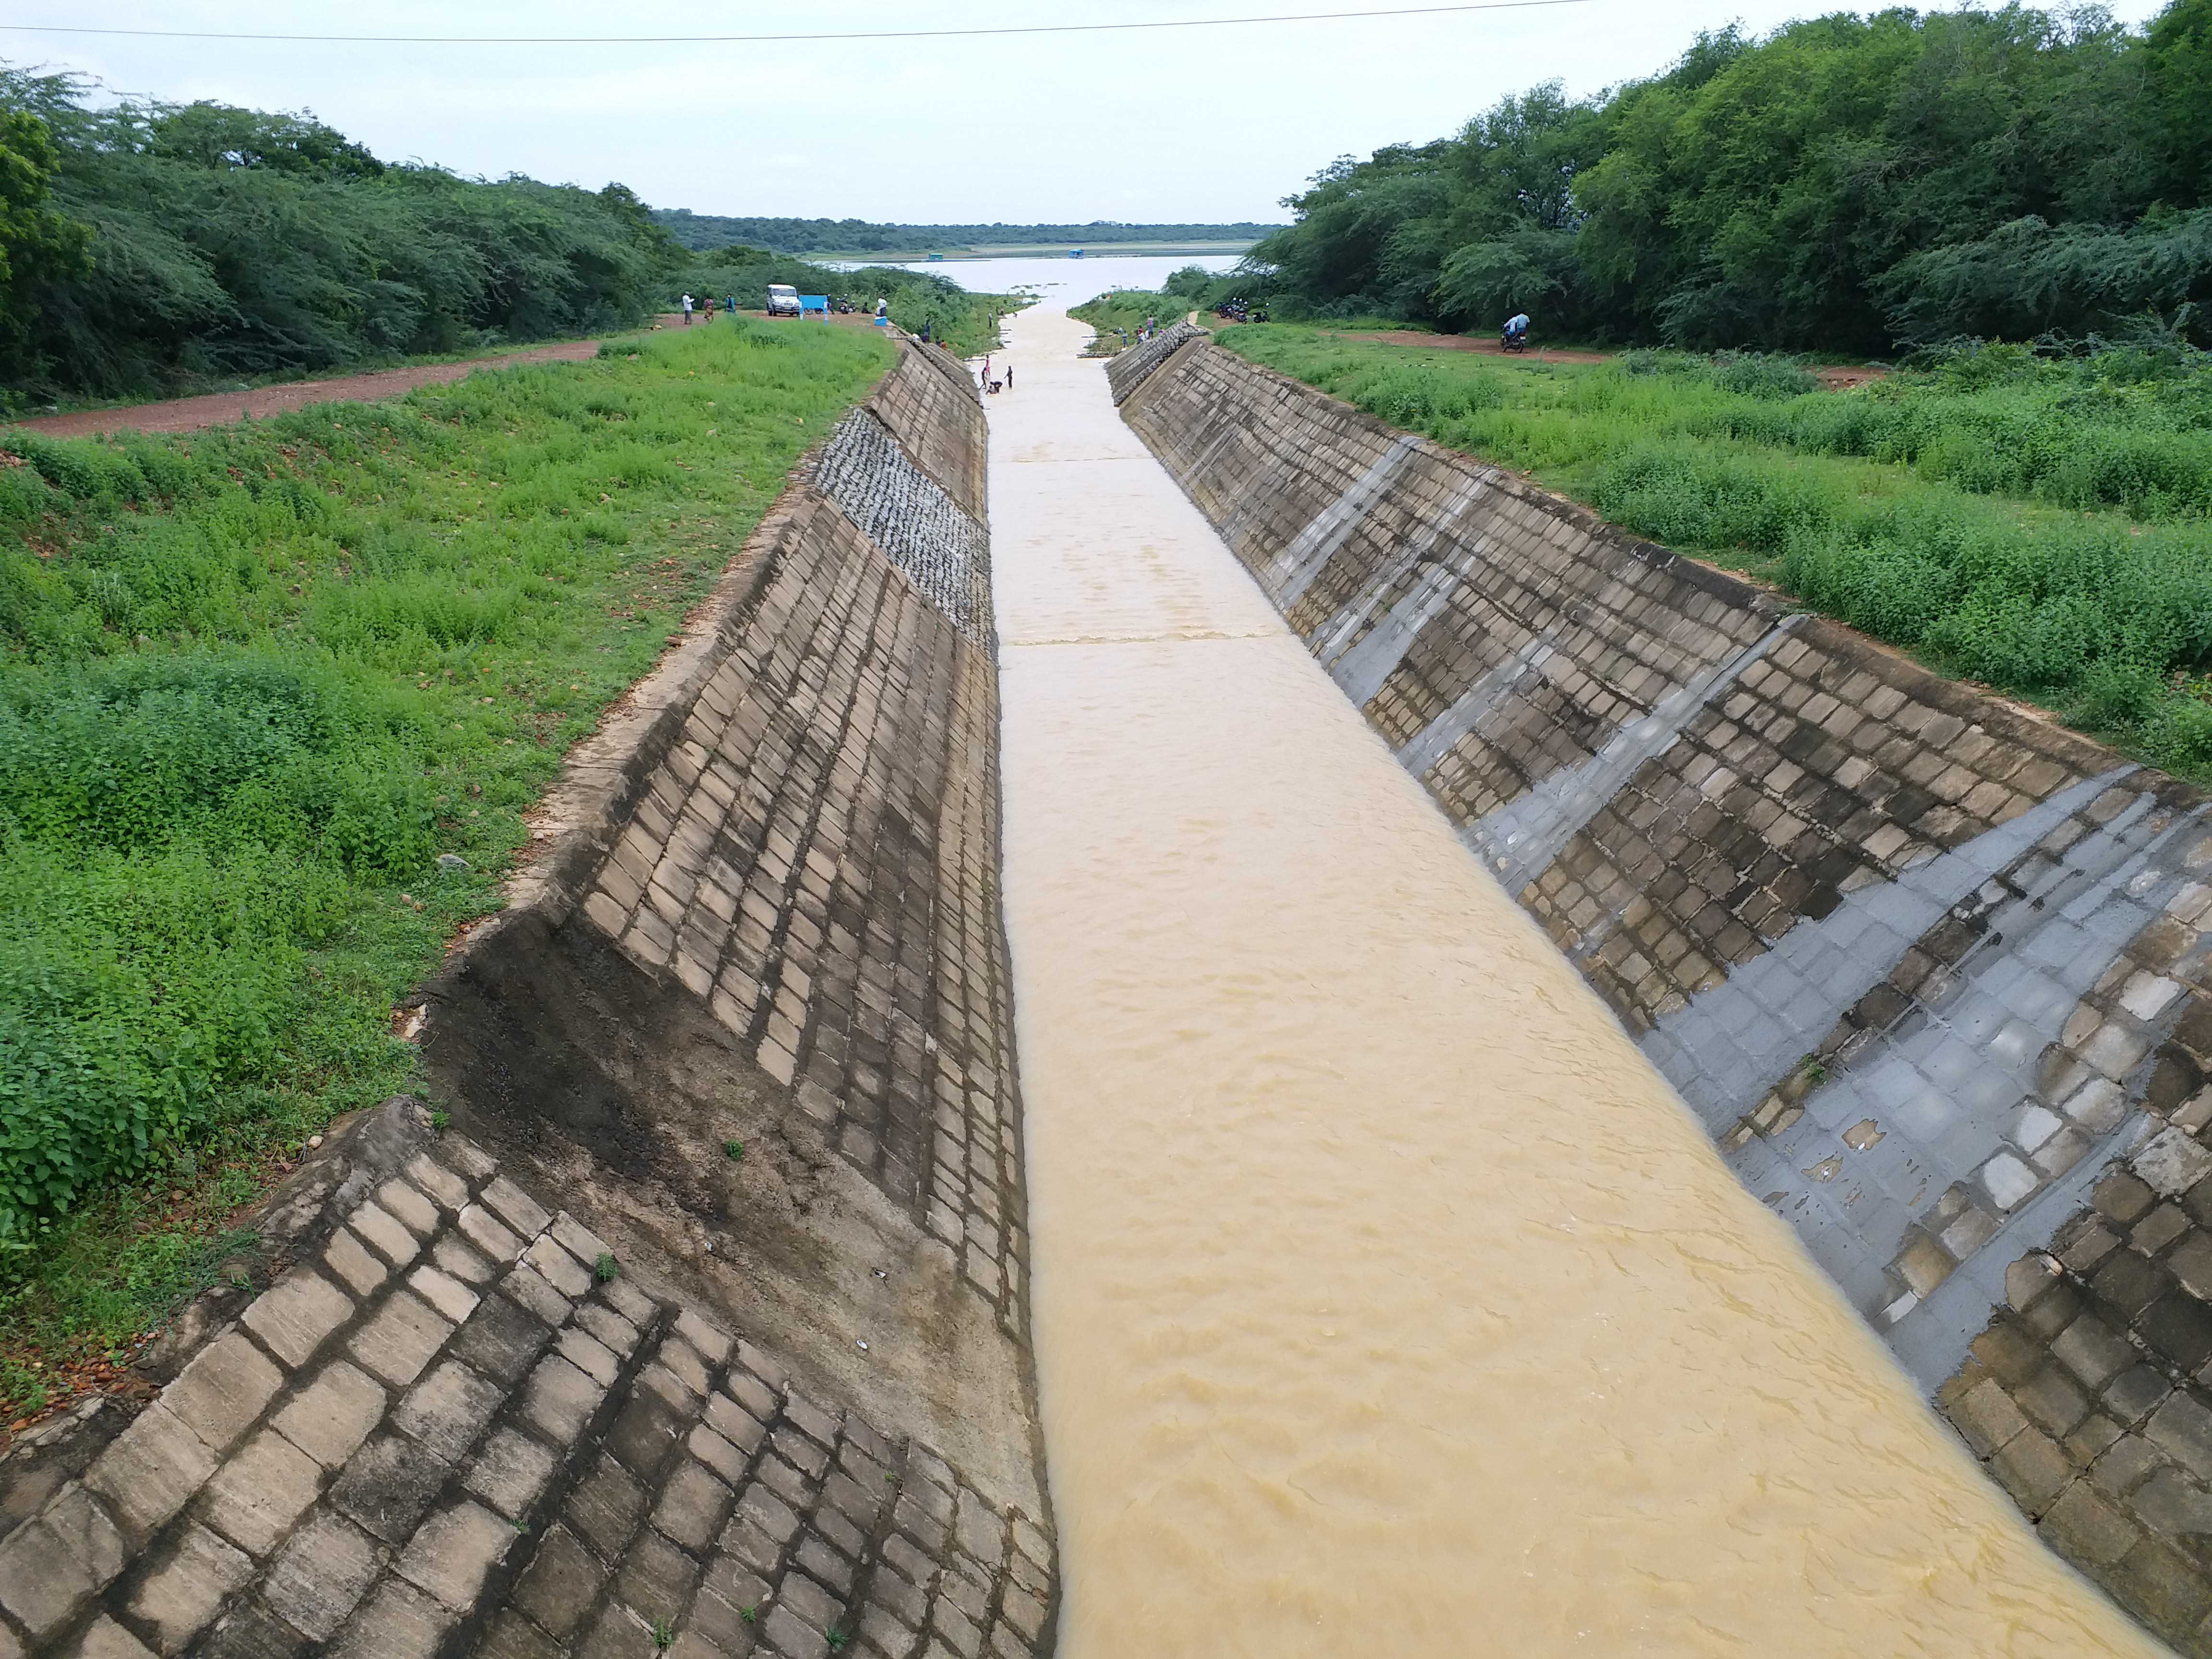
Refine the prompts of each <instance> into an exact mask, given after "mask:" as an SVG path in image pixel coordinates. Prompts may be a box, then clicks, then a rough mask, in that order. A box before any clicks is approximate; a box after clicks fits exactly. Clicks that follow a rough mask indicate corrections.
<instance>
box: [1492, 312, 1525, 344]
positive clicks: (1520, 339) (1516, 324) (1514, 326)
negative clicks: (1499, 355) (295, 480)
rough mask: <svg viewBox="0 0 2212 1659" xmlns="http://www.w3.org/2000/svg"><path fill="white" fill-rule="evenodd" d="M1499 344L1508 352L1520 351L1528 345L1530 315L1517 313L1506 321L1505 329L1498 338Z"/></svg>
mask: <svg viewBox="0 0 2212 1659" xmlns="http://www.w3.org/2000/svg"><path fill="white" fill-rule="evenodd" d="M1498 344H1500V345H1502V346H1504V348H1505V349H1506V350H1508V351H1520V350H1522V349H1526V347H1527V346H1528V313H1527V312H1525V311H1516V312H1515V313H1513V314H1512V315H1511V316H1510V317H1508V318H1507V319H1505V327H1504V331H1503V332H1502V333H1500V334H1499V335H1498Z"/></svg>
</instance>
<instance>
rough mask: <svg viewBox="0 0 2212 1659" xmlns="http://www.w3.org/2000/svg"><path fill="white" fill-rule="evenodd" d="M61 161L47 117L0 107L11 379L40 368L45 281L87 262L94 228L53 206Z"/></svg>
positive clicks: (0, 259)
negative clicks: (41, 300)
mask: <svg viewBox="0 0 2212 1659" xmlns="http://www.w3.org/2000/svg"><path fill="white" fill-rule="evenodd" d="M58 160H59V157H58V155H57V153H56V151H55V149H54V142H53V136H52V133H50V132H49V131H47V129H46V123H45V122H44V121H42V120H40V118H38V117H37V116H36V115H34V114H33V113H31V112H29V111H28V110H24V109H4V108H0V373H5V374H7V376H8V378H9V380H11V381H14V380H20V379H21V378H23V377H24V376H26V375H27V374H32V373H33V372H34V371H35V368H36V365H37V350H36V344H35V340H36V335H37V328H38V323H39V309H38V304H37V301H36V299H35V298H34V297H33V296H34V295H36V294H37V292H38V289H39V288H40V284H42V283H51V282H55V281H60V280H64V279H66V278H69V277H70V276H76V275H77V274H78V273H80V272H82V270H85V269H86V268H87V265H88V260H87V258H86V254H85V249H86V246H87V245H88V243H89V242H90V240H91V235H90V233H88V231H87V230H86V229H85V228H84V227H83V226H82V225H79V224H75V223H72V222H70V220H69V219H67V218H65V217H64V216H62V215H61V214H60V213H58V212H57V211H55V210H54V208H53V207H52V204H51V199H50V198H51V197H52V193H53V191H52V182H53V175H54V168H55V167H56V165H57V164H58Z"/></svg>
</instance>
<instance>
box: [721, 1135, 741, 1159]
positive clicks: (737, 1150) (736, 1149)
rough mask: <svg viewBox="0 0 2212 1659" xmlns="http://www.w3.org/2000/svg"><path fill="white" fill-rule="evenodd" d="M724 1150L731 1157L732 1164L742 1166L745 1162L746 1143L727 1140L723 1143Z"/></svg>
mask: <svg viewBox="0 0 2212 1659" xmlns="http://www.w3.org/2000/svg"><path fill="white" fill-rule="evenodd" d="M722 1150H723V1151H724V1152H727V1153H728V1154H729V1155H730V1161H731V1162H732V1164H742V1163H744V1158H745V1143H744V1141H742V1140H726V1141H724V1142H723V1143H722Z"/></svg>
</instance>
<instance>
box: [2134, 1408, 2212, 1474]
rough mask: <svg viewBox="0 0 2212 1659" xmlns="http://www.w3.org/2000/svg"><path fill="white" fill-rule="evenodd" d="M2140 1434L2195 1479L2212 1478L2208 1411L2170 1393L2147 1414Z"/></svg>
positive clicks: (2211, 1417)
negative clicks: (2169, 1395) (2146, 1421)
mask: <svg viewBox="0 0 2212 1659" xmlns="http://www.w3.org/2000/svg"><path fill="white" fill-rule="evenodd" d="M2143 1434H2144V1437H2146V1438H2148V1440H2149V1441H2150V1442H2151V1443H2152V1444H2154V1445H2155V1446H2157V1447H2158V1448H2159V1449H2160V1450H2161V1451H2163V1452H2165V1453H2166V1455H2168V1456H2170V1457H2172V1459H2173V1460H2174V1461H2175V1462H2178V1463H2179V1464H2180V1465H2181V1466H2182V1467H2183V1468H2185V1469H2187V1470H2188V1471H2189V1472H2190V1473H2191V1474H2194V1475H2195V1476H2196V1477H2197V1479H2198V1480H2205V1481H2212V1411H2208V1410H2206V1409H2205V1407H2203V1405H2201V1404H2199V1403H2198V1402H2197V1401H2195V1400H2192V1399H2191V1398H2190V1397H2189V1396H2188V1395H2182V1394H2177V1395H2172V1397H2171V1398H2169V1399H2168V1400H2167V1401H2166V1403H2165V1404H2164V1405H2162V1406H2160V1407H2159V1408H2158V1410H2157V1411H2155V1412H2154V1413H2152V1414H2151V1419H2150V1421H2149V1422H2148V1424H2146V1425H2144V1428H2143Z"/></svg>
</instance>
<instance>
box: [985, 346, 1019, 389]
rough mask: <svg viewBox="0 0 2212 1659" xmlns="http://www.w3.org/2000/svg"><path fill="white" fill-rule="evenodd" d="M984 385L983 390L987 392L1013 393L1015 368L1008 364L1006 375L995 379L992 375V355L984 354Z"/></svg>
mask: <svg viewBox="0 0 2212 1659" xmlns="http://www.w3.org/2000/svg"><path fill="white" fill-rule="evenodd" d="M982 384H983V390H984V391H985V392H1012V390H1013V389H1014V366H1013V365H1012V363H1008V364H1007V365H1006V373H1005V374H1003V375H1000V376H997V377H994V376H993V374H992V373H991V356H990V354H989V353H988V352H986V353H984V354H983V383H982Z"/></svg>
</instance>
